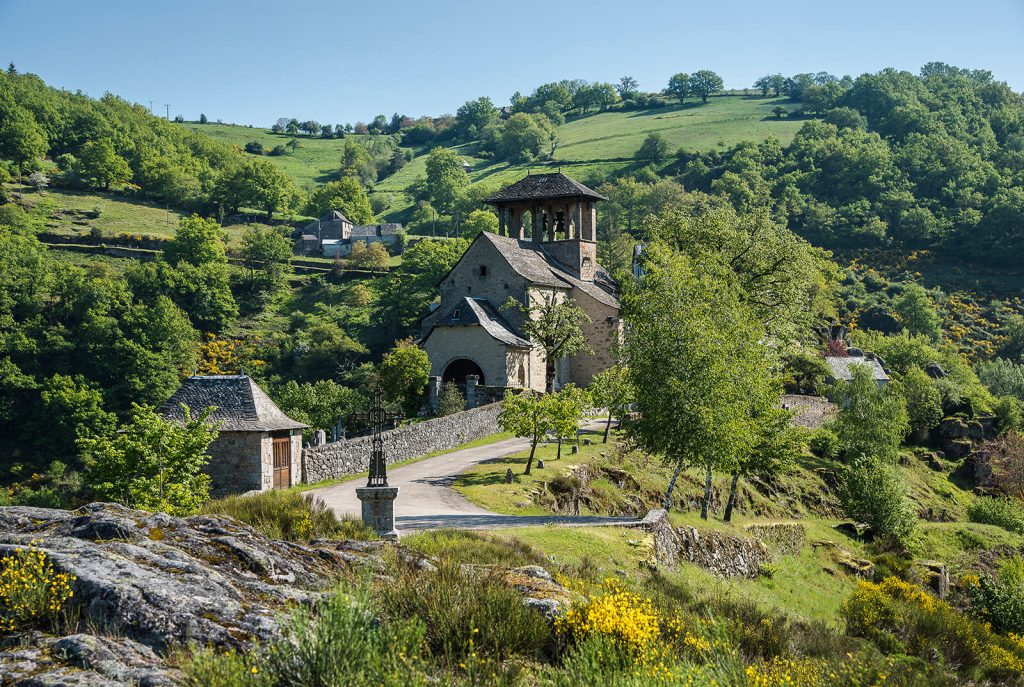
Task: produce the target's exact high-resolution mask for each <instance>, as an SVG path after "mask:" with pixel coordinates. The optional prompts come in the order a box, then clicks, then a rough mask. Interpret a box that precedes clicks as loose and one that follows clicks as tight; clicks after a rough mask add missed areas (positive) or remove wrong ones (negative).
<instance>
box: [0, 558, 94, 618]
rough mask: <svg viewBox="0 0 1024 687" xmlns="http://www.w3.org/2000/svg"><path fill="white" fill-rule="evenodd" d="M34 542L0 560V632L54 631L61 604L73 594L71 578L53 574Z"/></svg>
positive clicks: (49, 564)
mask: <svg viewBox="0 0 1024 687" xmlns="http://www.w3.org/2000/svg"><path fill="white" fill-rule="evenodd" d="M35 543H36V542H33V546H29V547H27V548H21V547H19V548H16V549H15V550H14V554H13V555H9V556H7V557H5V558H3V559H0V633H6V632H14V631H19V632H20V631H24V630H27V629H32V628H36V627H46V628H49V629H54V628H55V626H56V624H57V621H58V619H59V617H60V613H61V611H62V610H63V609H64V604H65V602H66V601H67V600H68V599H70V598H71V597H72V596H73V595H74V592H73V591H72V590H71V585H72V584H73V583H74V582H75V577H74V575H69V574H67V573H59V572H57V571H56V569H55V568H54V567H53V563H52V562H51V561H50V560H49V558H48V557H47V556H46V553H45V552H43V551H41V550H39V549H38V548H36V547H35V546H34V544H35Z"/></svg>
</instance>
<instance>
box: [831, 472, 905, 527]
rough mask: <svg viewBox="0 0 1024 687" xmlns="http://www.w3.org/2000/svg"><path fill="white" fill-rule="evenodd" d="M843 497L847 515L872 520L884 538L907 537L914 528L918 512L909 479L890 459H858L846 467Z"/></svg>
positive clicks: (871, 523) (840, 495) (840, 493)
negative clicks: (907, 480) (909, 489)
mask: <svg viewBox="0 0 1024 687" xmlns="http://www.w3.org/2000/svg"><path fill="white" fill-rule="evenodd" d="M839 497H840V499H841V501H842V503H843V508H844V509H845V510H846V513H847V515H849V516H850V517H851V518H854V519H856V520H859V521H861V522H866V523H868V524H869V525H871V528H872V529H873V530H874V531H875V533H876V534H878V535H880V536H882V537H884V538H887V539H895V540H897V541H903V540H906V539H907V538H908V537H909V536H910V534H911V533H912V532H913V531H914V527H915V525H916V523H917V513H916V512H915V511H914V507H913V504H912V503H911V501H910V499H908V498H907V484H906V481H905V480H904V479H903V475H902V474H901V473H900V470H899V468H898V467H897V466H895V465H893V464H891V463H889V462H887V461H884V460H880V459H878V458H861V459H859V460H856V461H855V462H854V463H853V464H852V465H850V466H849V467H847V469H846V470H845V473H844V479H843V484H842V486H841V488H840V490H839Z"/></svg>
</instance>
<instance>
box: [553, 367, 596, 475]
mask: <svg viewBox="0 0 1024 687" xmlns="http://www.w3.org/2000/svg"><path fill="white" fill-rule="evenodd" d="M549 396H550V397H549V398H548V399H547V401H548V403H547V410H548V415H549V418H548V420H549V424H550V427H549V429H550V431H552V432H554V435H555V437H556V438H557V439H558V455H557V456H556V458H561V457H562V442H563V441H565V440H567V439H572V440H575V439H576V436H577V432H578V431H579V428H580V421H581V420H582V419H583V414H584V413H586V412H587V409H588V408H589V407H590V394H588V393H587V392H586V391H584V390H583V389H580V388H579V387H577V386H576V385H575V384H566V385H565V386H564V387H562V388H561V389H560V390H559V391H558V393H555V394H550V395H549Z"/></svg>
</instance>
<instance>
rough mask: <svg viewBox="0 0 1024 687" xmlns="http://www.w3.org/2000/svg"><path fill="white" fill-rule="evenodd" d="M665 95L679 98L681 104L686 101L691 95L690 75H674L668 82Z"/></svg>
mask: <svg viewBox="0 0 1024 687" xmlns="http://www.w3.org/2000/svg"><path fill="white" fill-rule="evenodd" d="M665 95H670V96H672V97H673V98H677V99H678V100H679V102H683V101H684V100H686V96H688V95H690V75H689V74H687V73H685V72H680V73H678V74H673V75H672V78H671V79H669V80H668V87H666V88H665Z"/></svg>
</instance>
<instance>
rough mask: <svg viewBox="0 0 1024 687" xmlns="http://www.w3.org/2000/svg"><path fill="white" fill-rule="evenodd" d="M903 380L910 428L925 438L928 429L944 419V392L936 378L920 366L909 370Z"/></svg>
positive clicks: (902, 384) (902, 385) (902, 386)
mask: <svg viewBox="0 0 1024 687" xmlns="http://www.w3.org/2000/svg"><path fill="white" fill-rule="evenodd" d="M901 381H902V383H901V384H900V387H901V388H902V390H903V398H904V399H905V400H906V403H907V414H908V416H909V418H910V428H911V429H912V430H913V431H914V432H915V433H916V434H917V436H918V437H921V438H923V437H924V436H925V434H926V433H927V432H928V430H930V429H931V428H933V427H935V426H937V425H938V424H939V422H941V421H942V393H941V392H940V391H939V387H938V386H937V385H936V384H935V380H933V379H932V378H931V377H929V376H928V375H927V374H925V372H924V370H922V369H921V368H919V367H913V368H911V369H910V370H908V371H907V373H906V374H905V375H903V379H902V380H901Z"/></svg>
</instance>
